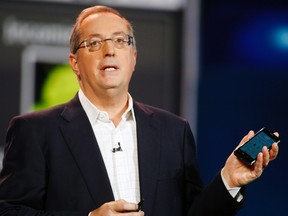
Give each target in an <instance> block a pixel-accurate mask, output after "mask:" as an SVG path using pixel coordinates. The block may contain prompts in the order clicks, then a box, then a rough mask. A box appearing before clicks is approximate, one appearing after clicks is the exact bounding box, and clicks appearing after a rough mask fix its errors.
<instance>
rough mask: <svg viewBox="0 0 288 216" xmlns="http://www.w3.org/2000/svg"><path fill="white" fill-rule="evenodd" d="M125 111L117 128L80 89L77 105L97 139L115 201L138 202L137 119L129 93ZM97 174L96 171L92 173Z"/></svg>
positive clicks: (106, 114) (105, 113)
mask: <svg viewBox="0 0 288 216" xmlns="http://www.w3.org/2000/svg"><path fill="white" fill-rule="evenodd" d="M128 98H129V99H128V108H127V110H126V111H125V112H124V114H123V115H122V119H121V121H120V123H119V124H118V126H117V127H115V125H114V124H113V122H112V121H111V120H110V119H109V116H108V113H107V112H105V111H101V110H99V109H98V108H97V107H96V106H94V105H93V104H92V103H91V102H90V101H89V99H88V98H87V97H86V96H85V95H84V93H83V91H81V90H79V99H80V103H81V104H82V106H83V109H84V111H85V112H86V114H87V116H88V119H89V121H90V123H91V126H92V128H93V131H94V134H95V136H96V139H97V142H98V145H99V148H100V151H101V154H102V157H103V160H104V163H105V166H106V170H107V173H108V176H109V180H110V184H111V187H112V190H113V194H114V198H115V200H118V199H124V200H126V201H128V202H134V203H137V202H139V201H140V186H139V172H138V154H137V136H136V119H135V116H134V110H133V100H132V97H131V96H130V95H129V94H128ZM95 172H97V170H95Z"/></svg>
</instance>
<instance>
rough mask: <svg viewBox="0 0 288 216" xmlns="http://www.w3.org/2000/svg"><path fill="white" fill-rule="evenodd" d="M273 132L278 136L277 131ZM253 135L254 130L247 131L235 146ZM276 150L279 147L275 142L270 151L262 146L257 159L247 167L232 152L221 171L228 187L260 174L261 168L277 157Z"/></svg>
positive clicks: (242, 183)
mask: <svg viewBox="0 0 288 216" xmlns="http://www.w3.org/2000/svg"><path fill="white" fill-rule="evenodd" d="M274 134H275V135H276V136H279V134H278V133H277V132H276V133H274ZM253 136H254V132H253V131H249V133H248V134H247V135H246V136H245V137H244V138H243V139H242V140H241V142H240V144H239V145H238V146H237V148H238V147H239V146H241V145H243V143H244V142H246V141H247V140H249V139H250V138H251V137H253ZM278 151H279V147H278V144H277V143H274V144H273V145H272V148H271V150H270V151H268V149H267V147H266V146H264V147H263V149H262V152H260V153H259V154H258V156H257V160H256V162H255V163H254V164H253V166H252V167H248V166H246V165H245V164H243V163H242V162H241V161H240V160H238V159H237V157H236V156H235V155H234V153H233V152H232V154H231V155H230V156H229V157H228V159H227V161H226V163H225V166H224V167H223V169H222V171H221V172H222V176H223V178H224V179H225V181H226V182H227V184H228V185H229V187H230V188H233V187H241V186H244V185H247V184H249V183H250V182H252V181H254V180H256V179H257V178H259V177H260V176H261V174H262V173H263V170H264V169H265V167H267V166H268V164H269V162H270V161H272V160H274V159H275V158H276V157H277V155H278Z"/></svg>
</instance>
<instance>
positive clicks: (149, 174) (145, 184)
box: [134, 103, 160, 215]
mask: <svg viewBox="0 0 288 216" xmlns="http://www.w3.org/2000/svg"><path fill="white" fill-rule="evenodd" d="M134 111H135V117H136V122H137V142H138V161H139V176H140V188H141V197H142V198H144V199H145V197H147V199H145V202H144V204H143V210H144V212H145V214H147V215H150V214H151V212H150V211H151V210H152V208H153V203H154V197H155V191H156V187H157V176H158V172H159V170H158V169H159V158H160V122H158V121H157V120H155V119H154V118H153V112H152V111H151V110H149V109H148V108H147V107H145V106H143V105H141V104H139V103H134ZM148 197H149V199H148Z"/></svg>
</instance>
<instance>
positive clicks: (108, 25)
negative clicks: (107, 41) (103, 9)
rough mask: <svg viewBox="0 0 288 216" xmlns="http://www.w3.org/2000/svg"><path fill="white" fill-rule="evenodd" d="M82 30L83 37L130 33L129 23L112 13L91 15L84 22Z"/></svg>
mask: <svg viewBox="0 0 288 216" xmlns="http://www.w3.org/2000/svg"><path fill="white" fill-rule="evenodd" d="M80 28H81V32H82V35H83V36H87V35H92V34H99V35H103V36H110V35H111V34H113V33H115V32H125V33H128V23H127V21H126V20H125V19H123V18H121V17H119V16H117V15H115V14H112V13H97V14H92V15H89V16H88V17H86V18H85V19H84V20H83V21H82V23H81V27H80Z"/></svg>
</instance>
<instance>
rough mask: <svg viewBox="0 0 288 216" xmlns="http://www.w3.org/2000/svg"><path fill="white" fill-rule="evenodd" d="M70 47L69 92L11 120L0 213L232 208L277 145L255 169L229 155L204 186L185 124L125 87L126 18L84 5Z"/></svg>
mask: <svg viewBox="0 0 288 216" xmlns="http://www.w3.org/2000/svg"><path fill="white" fill-rule="evenodd" d="M70 48H71V54H70V56H69V63H70V65H71V67H72V69H73V71H74V73H75V74H76V76H77V79H78V81H79V86H80V90H79V92H78V94H77V95H76V96H75V98H73V99H72V100H71V101H70V102H68V103H67V104H63V105H60V106H56V107H54V108H51V109H49V110H46V111H40V112H37V113H30V114H26V115H23V116H18V117H15V118H14V119H12V121H11V122H10V125H9V128H8V132H7V139H6V147H5V157H4V160H3V170H2V172H1V175H0V183H1V186H0V200H1V204H0V215H31V216H32V215H56V216H60V215H67V216H68V215H69V216H70V215H75V216H87V215H90V216H106V215H107V216H108V215H111V216H112V215H119V216H120V215H123V216H143V215H144V213H145V215H149V216H164V215H165V216H200V215H203V216H204V215H205V216H207V215H221V216H225V215H227V216H228V215H234V214H235V213H236V212H237V210H238V209H239V207H241V206H242V204H243V201H244V196H245V194H244V190H243V186H245V185H246V184H248V183H250V182H251V181H253V180H255V179H257V178H258V177H259V176H260V175H261V174H262V171H263V169H264V167H266V166H267V165H268V163H269V161H270V160H273V159H275V158H276V156H277V153H278V146H277V144H276V143H275V144H273V147H272V149H271V151H270V152H268V150H267V148H265V147H264V148H263V150H262V152H261V153H259V155H258V158H257V161H256V163H255V164H254V166H253V168H248V167H246V166H245V165H243V164H242V163H241V162H240V161H238V160H237V158H236V157H235V156H234V155H233V154H231V155H230V157H229V158H228V159H227V161H226V164H225V166H224V167H223V169H222V170H221V172H219V173H218V174H217V175H216V177H215V179H214V180H213V181H212V182H211V184H210V185H208V186H207V187H206V188H203V186H202V183H201V180H200V175H199V172H198V169H197V163H196V159H195V144H194V139H193V136H192V132H191V130H190V126H189V124H188V122H187V121H186V120H184V119H182V118H179V117H177V116H175V115H173V114H171V113H168V112H166V111H163V110H160V109H157V108H154V107H151V106H148V105H144V104H142V103H139V102H136V101H133V100H132V97H131V96H130V95H129V94H128V89H129V82H130V79H131V76H132V74H133V71H134V68H135V64H136V57H137V51H136V47H135V37H134V35H133V29H132V26H131V24H130V23H129V22H128V21H127V20H126V19H125V18H124V17H123V16H122V15H120V14H119V13H118V12H117V11H115V10H113V9H111V8H108V7H104V6H96V7H91V8H88V9H86V10H84V11H82V13H81V14H80V15H79V17H78V19H77V21H76V24H75V26H74V28H73V31H72V34H71V39H70ZM253 135H254V132H253V131H250V132H249V133H248V134H247V135H246V136H245V137H244V138H243V139H242V141H241V143H240V144H242V143H243V142H244V141H246V140H248V139H249V138H251V137H252V136H253ZM143 199H144V200H145V201H144V203H143V205H142V207H141V210H140V211H139V209H138V207H139V206H138V205H137V203H138V202H139V201H140V200H143Z"/></svg>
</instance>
